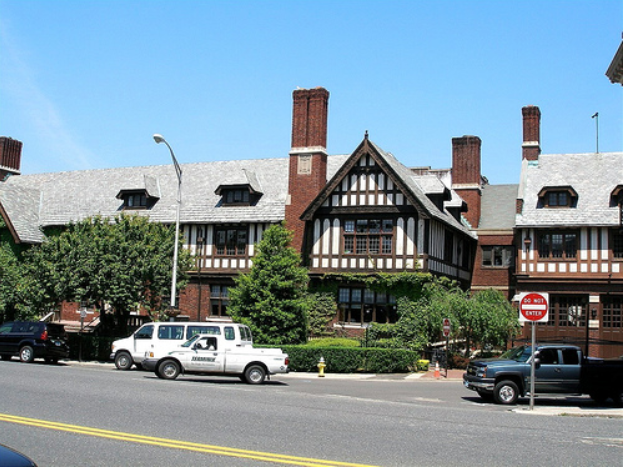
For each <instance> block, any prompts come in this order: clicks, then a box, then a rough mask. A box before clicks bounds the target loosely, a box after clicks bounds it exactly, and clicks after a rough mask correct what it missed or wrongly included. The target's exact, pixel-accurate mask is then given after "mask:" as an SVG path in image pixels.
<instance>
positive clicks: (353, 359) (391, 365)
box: [281, 345, 419, 373]
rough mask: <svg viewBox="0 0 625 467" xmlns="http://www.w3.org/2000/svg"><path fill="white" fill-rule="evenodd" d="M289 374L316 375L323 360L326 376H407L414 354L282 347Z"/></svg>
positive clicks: (376, 349)
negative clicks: (365, 373)
mask: <svg viewBox="0 0 625 467" xmlns="http://www.w3.org/2000/svg"><path fill="white" fill-rule="evenodd" d="M281 348H282V350H283V351H284V352H286V353H288V354H289V360H290V364H289V368H290V369H291V370H292V371H302V372H316V371H318V367H317V365H318V364H319V359H320V358H321V357H323V358H324V360H325V364H326V368H325V371H326V372H327V373H356V372H368V373H407V372H410V371H413V370H414V369H415V368H416V362H417V360H418V358H419V356H418V354H417V353H416V352H413V351H411V350H403V349H378V348H361V347H311V346H301V345H284V346H282V347H281Z"/></svg>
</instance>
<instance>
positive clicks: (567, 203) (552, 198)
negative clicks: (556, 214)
mask: <svg viewBox="0 0 625 467" xmlns="http://www.w3.org/2000/svg"><path fill="white" fill-rule="evenodd" d="M538 199H539V200H540V203H541V204H542V207H545V208H574V207H575V206H576V205H577V192H576V191H575V190H574V189H573V188H571V187H547V188H543V189H542V190H541V192H540V193H538Z"/></svg>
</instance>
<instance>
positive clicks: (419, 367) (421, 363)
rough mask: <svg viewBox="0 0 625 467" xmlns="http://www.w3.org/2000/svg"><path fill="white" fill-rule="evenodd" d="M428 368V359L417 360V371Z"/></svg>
mask: <svg viewBox="0 0 625 467" xmlns="http://www.w3.org/2000/svg"><path fill="white" fill-rule="evenodd" d="M429 369H430V361H429V360H417V371H428V370H429Z"/></svg>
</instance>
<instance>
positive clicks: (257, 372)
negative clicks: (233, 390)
mask: <svg viewBox="0 0 625 467" xmlns="http://www.w3.org/2000/svg"><path fill="white" fill-rule="evenodd" d="M244 376H245V381H246V382H247V383H248V384H261V383H262V382H263V381H265V376H267V372H266V371H265V368H264V367H263V366H262V365H258V364H253V365H250V366H248V367H247V368H246V369H245V374H244Z"/></svg>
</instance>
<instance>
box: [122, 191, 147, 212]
mask: <svg viewBox="0 0 625 467" xmlns="http://www.w3.org/2000/svg"><path fill="white" fill-rule="evenodd" d="M117 199H121V200H122V201H123V204H122V207H121V208H122V209H124V210H131V209H150V208H151V207H152V206H154V203H155V202H156V199H155V198H152V197H150V196H148V195H147V193H146V192H145V190H143V191H138V190H121V191H120V192H119V193H118V194H117Z"/></svg>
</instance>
